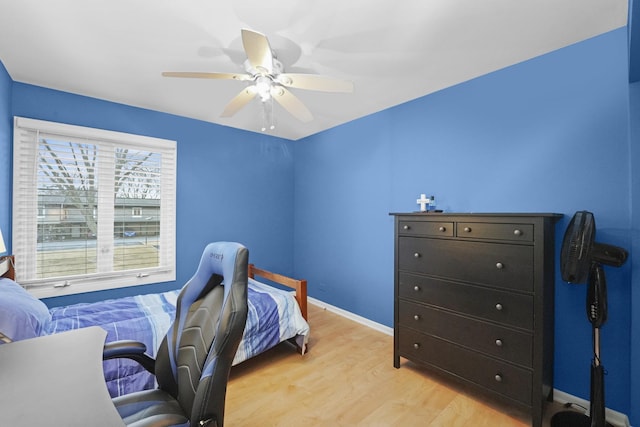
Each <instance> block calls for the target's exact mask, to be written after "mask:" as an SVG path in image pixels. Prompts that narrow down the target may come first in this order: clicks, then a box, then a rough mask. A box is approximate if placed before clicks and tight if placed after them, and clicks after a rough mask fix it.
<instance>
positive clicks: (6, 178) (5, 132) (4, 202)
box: [0, 62, 13, 249]
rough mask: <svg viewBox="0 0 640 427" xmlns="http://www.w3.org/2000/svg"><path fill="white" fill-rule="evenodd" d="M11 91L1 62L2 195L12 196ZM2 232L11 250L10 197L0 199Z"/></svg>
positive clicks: (0, 140)
mask: <svg viewBox="0 0 640 427" xmlns="http://www.w3.org/2000/svg"><path fill="white" fill-rule="evenodd" d="M11 89H12V81H11V78H10V77H9V74H8V73H7V70H6V69H5V68H4V65H3V64H2V62H0V195H8V194H11V170H12V168H11V164H12V161H13V158H12V155H13V154H12V153H13V151H12V150H11V141H12V140H13V134H12V132H13V127H12V124H11V123H12V121H11ZM0 230H2V236H3V237H4V243H5V245H6V246H7V249H9V248H11V200H9V199H8V197H2V198H0Z"/></svg>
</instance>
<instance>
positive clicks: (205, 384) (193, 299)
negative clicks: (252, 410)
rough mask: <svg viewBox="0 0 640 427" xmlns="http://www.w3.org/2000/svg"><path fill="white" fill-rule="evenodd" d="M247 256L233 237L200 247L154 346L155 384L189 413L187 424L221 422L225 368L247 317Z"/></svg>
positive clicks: (224, 389) (226, 377)
mask: <svg viewBox="0 0 640 427" xmlns="http://www.w3.org/2000/svg"><path fill="white" fill-rule="evenodd" d="M248 258H249V251H248V250H247V248H245V247H244V246H242V245H241V244H239V243H234V242H216V243H211V244H209V245H208V246H207V247H206V248H205V250H204V253H203V254H202V258H201V259H200V265H199V266H198V270H197V271H196V273H195V274H194V276H193V277H192V278H191V279H190V280H189V281H188V282H187V283H186V285H185V286H184V287H183V289H182V291H181V292H180V294H179V296H178V301H177V305H176V317H175V320H174V323H173V324H172V325H171V327H170V328H169V330H168V332H167V335H166V337H165V338H164V340H163V341H162V343H161V345H160V348H159V350H158V354H157V356H156V378H157V380H158V386H159V387H160V388H161V389H163V390H165V391H166V392H168V393H169V394H171V395H172V396H173V397H174V398H175V399H176V400H178V402H179V403H180V405H181V406H182V409H183V411H184V413H185V414H191V417H190V421H191V425H192V426H196V425H206V424H199V423H200V422H201V421H206V420H209V419H215V420H216V422H217V425H218V426H222V425H223V420H224V403H225V396H226V390H227V381H228V379H229V371H230V369H231V364H232V362H233V358H234V356H235V353H236V350H237V349H238V345H239V344H240V340H241V339H242V334H243V332H244V327H245V324H246V320H247V311H248V304H247V280H248V279H247V269H248Z"/></svg>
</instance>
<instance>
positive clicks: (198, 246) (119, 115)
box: [0, 83, 293, 305]
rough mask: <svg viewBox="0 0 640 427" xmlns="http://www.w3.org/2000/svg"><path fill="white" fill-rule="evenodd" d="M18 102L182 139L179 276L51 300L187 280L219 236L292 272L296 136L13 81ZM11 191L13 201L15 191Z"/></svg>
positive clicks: (47, 114) (96, 123)
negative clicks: (284, 136)
mask: <svg viewBox="0 0 640 427" xmlns="http://www.w3.org/2000/svg"><path fill="white" fill-rule="evenodd" d="M12 106H13V111H12V114H13V115H16V116H23V117H30V118H36V119H42V120H51V121H56V122H62V123H70V124H74V125H81V126H90V127H96V128H101V129H108V130H115V131H121V132H129V133H134V134H141V135H148V136H154V137H159V138H166V139H172V140H176V141H177V142H178V177H177V212H176V223H177V246H176V253H177V258H176V262H177V280H176V283H165V284H161V285H150V286H147V287H146V288H147V289H141V288H140V287H135V288H124V289H120V290H117V291H110V292H98V293H92V294H85V295H76V296H69V297H60V298H56V299H49V300H47V301H46V302H47V304H49V305H59V304H68V303H72V302H76V301H87V300H96V299H101V298H105V297H106V296H109V297H117V296H121V295H128V294H132V293H140V292H146V291H158V290H164V289H168V288H175V287H177V286H181V285H182V284H184V283H185V282H186V281H187V280H188V279H189V278H190V277H191V275H192V274H193V273H194V272H195V268H196V266H197V264H198V262H199V260H200V256H201V254H202V250H203V249H204V247H205V246H206V244H207V243H209V242H211V241H217V240H233V241H239V242H241V243H243V244H244V245H246V246H247V247H248V248H249V249H250V261H251V262H254V263H256V264H258V265H260V266H263V267H264V268H272V269H275V270H276V271H279V272H283V273H284V274H287V273H288V274H291V273H292V271H293V255H292V241H293V230H292V227H291V223H292V222H293V207H292V200H293V159H292V156H291V154H290V144H291V142H289V141H283V140H280V139H276V138H271V137H268V136H265V135H259V134H255V133H250V132H243V131H238V130H235V129H231V128H227V127H223V126H218V125H214V124H211V123H206V122H202V121H197V120H191V119H186V118H182V117H177V116H173V115H169V114H163V113H158V112H154V111H149V110H143V109H139V108H134V107H129V106H125V105H119V104H114V103H110V102H105V101H100V100H96V99H92V98H87V97H83V96H77V95H72V94H69V93H64V92H59V91H54V90H49V89H44V88H41V87H36V86H31V85H25V84H21V83H14V85H13V103H12ZM5 117H6V116H5ZM7 145H8V144H5V146H2V151H3V153H2V154H0V158H2V157H3V156H4V152H7V151H8V150H7ZM3 194H7V193H6V192H3ZM4 199H5V200H6V201H7V202H10V198H9V196H6V197H5V198H4ZM7 204H9V203H7ZM3 205H4V204H3Z"/></svg>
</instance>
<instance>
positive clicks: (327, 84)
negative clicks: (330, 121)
mask: <svg viewBox="0 0 640 427" xmlns="http://www.w3.org/2000/svg"><path fill="white" fill-rule="evenodd" d="M242 45H243V47H244V51H245V53H246V55H247V60H246V61H245V63H244V66H245V70H246V73H244V74H240V73H206V72H179V71H170V72H163V73H162V75H163V76H165V77H187V78H197V79H230V80H239V81H246V82H251V84H250V85H249V86H247V87H246V88H244V89H243V90H242V91H241V92H240V93H239V94H238V95H236V96H235V97H234V98H233V99H231V101H230V102H229V103H228V104H227V106H226V107H225V109H224V111H223V112H222V114H221V117H231V116H233V115H234V114H235V113H237V112H238V111H239V110H240V109H241V108H242V107H244V106H245V105H247V104H248V103H249V102H250V101H251V100H252V99H254V98H255V97H259V99H260V101H262V103H263V105H265V108H267V107H266V105H267V101H271V100H275V101H276V102H277V103H278V104H280V105H281V106H282V107H283V108H284V109H285V110H287V111H288V112H289V113H290V114H291V115H292V116H294V117H295V118H296V119H298V120H300V121H302V122H309V121H311V120H313V116H312V114H311V112H310V111H309V109H308V108H307V107H306V106H305V105H304V104H303V103H302V101H300V99H298V98H297V97H296V96H295V95H294V94H293V93H291V91H289V89H288V88H294V89H305V90H314V91H320V92H337V93H351V92H353V83H352V82H350V81H347V80H340V79H335V78H332V77H326V76H321V75H317V74H305V73H285V72H284V67H283V65H282V62H280V61H278V59H276V55H275V53H274V52H273V51H272V50H271V45H270V44H269V40H268V39H267V37H266V36H265V35H264V34H261V33H258V32H255V31H251V30H247V29H243V30H242Z"/></svg>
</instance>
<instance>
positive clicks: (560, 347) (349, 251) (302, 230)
mask: <svg viewBox="0 0 640 427" xmlns="http://www.w3.org/2000/svg"><path fill="white" fill-rule="evenodd" d="M626 37H627V35H626V30H625V29H620V30H617V31H613V32H611V33H608V34H605V35H603V36H600V37H596V38H594V39H591V40H588V41H585V42H582V43H579V44H576V45H573V46H570V47H567V48H565V49H562V50H559V51H555V52H552V53H550V54H548V55H545V56H542V57H538V58H535V59H533V60H530V61H527V62H524V63H521V64H518V65H515V66H512V67H509V68H506V69H503V70H500V71H498V72H495V73H491V74H489V75H486V76H483V77H480V78H477V79H474V80H472V81H469V82H466V83H463V84H460V85H457V86H455V87H452V88H448V89H446V90H443V91H441V92H438V93H435V94H432V95H429V96H426V97H423V98H420V99H417V100H415V101H413V102H409V103H406V104H402V105H400V106H398V107H395V108H391V109H389V110H386V111H383V112H380V113H378V114H375V115H372V116H369V117H366V118H364V119H362V120H358V121H355V122H352V123H348V124H346V125H343V126H340V127H338V128H335V129H333V130H330V131H326V132H322V133H320V134H318V135H315V136H312V137H309V138H307V139H305V140H304V141H301V142H300V143H298V144H296V145H295V151H294V153H295V156H294V157H295V221H296V226H295V243H294V245H295V263H294V264H295V268H296V274H297V275H298V276H301V277H306V278H307V279H308V280H309V286H310V289H309V293H310V295H311V296H313V297H316V298H318V299H321V300H323V301H326V302H327V303H330V304H333V305H336V306H339V307H341V308H343V309H345V310H348V311H351V312H354V313H356V314H358V315H361V316H363V317H365V318H368V319H372V320H374V321H377V322H380V323H382V324H385V325H388V326H391V325H392V321H393V220H392V218H391V217H389V215H388V213H389V212H407V211H414V210H417V208H418V206H417V204H416V203H415V200H416V199H417V198H418V197H419V195H420V194H421V193H426V194H427V195H432V194H433V195H435V196H436V200H437V201H438V205H439V207H440V208H443V209H445V210H446V211H452V212H558V213H563V214H565V218H564V219H563V220H562V221H561V222H560V223H559V224H558V225H557V228H556V232H557V234H558V238H557V251H558V253H559V248H560V245H561V240H562V235H563V233H564V230H565V228H566V226H567V224H568V221H569V220H570V218H571V216H572V215H573V213H574V212H575V211H577V210H581V209H587V210H591V211H592V212H594V214H595V216H596V221H597V226H598V232H597V238H598V240H599V241H603V242H608V243H611V244H616V245H620V246H622V247H625V248H628V249H630V243H631V238H630V233H629V230H630V226H631V225H630V201H629V194H630V182H629V176H630V165H629V149H630V147H629V138H628V129H629V123H628V117H629V113H628V109H629V100H628V92H629V85H628V80H627V78H628V70H627V44H626V40H627V39H626ZM607 275H608V276H607V278H608V281H609V307H610V313H609V314H610V316H609V321H608V323H607V324H606V325H605V326H604V327H603V329H602V338H603V342H602V348H603V351H602V357H603V363H604V365H605V367H606V368H607V370H608V375H607V378H606V385H607V390H606V397H607V403H608V406H609V407H611V408H614V409H616V410H619V411H622V412H625V413H628V412H629V409H630V405H629V374H630V368H629V364H630V360H629V354H630V353H629V352H630V344H629V334H630V326H629V325H630V313H631V304H630V267H629V265H625V266H624V267H623V268H620V269H611V268H608V269H607ZM557 276H558V278H559V277H560V274H559V272H558V274H557ZM585 298H586V286H574V285H571V286H570V285H568V284H565V283H563V282H562V281H561V280H558V281H557V283H556V351H555V356H556V359H555V360H556V362H555V381H556V382H555V386H556V388H558V389H560V390H563V391H565V392H568V393H571V394H574V395H577V396H580V397H583V398H586V399H588V398H589V366H590V359H591V356H592V351H591V328H590V324H589V323H588V321H587V318H586V315H585V308H584V306H585ZM636 375H637V373H636Z"/></svg>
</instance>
